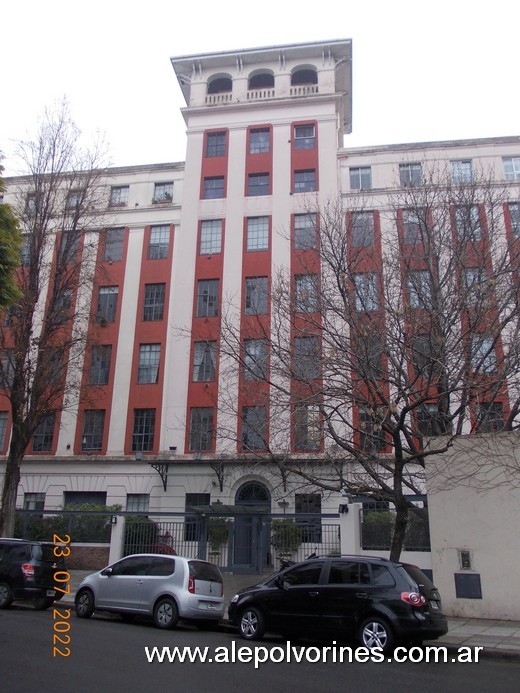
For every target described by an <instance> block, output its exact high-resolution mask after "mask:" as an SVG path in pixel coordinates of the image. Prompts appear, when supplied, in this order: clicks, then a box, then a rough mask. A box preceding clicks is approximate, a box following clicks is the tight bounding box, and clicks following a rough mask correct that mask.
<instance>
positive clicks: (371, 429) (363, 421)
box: [359, 407, 386, 453]
mask: <svg viewBox="0 0 520 693" xmlns="http://www.w3.org/2000/svg"><path fill="white" fill-rule="evenodd" d="M359 446H360V448H361V450H363V452H366V453H374V452H377V451H378V450H384V448H385V447H386V438H385V434H384V431H383V429H382V426H381V421H380V420H379V419H378V417H377V414H376V413H375V412H374V411H372V410H370V411H369V410H367V409H365V408H364V407H360V408H359Z"/></svg>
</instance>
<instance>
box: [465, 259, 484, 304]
mask: <svg viewBox="0 0 520 693" xmlns="http://www.w3.org/2000/svg"><path fill="white" fill-rule="evenodd" d="M464 283H465V286H464V288H465V296H466V303H467V305H468V306H472V307H475V306H477V305H479V306H482V304H483V301H486V299H487V296H488V279H487V273H486V270H485V268H484V267H468V268H466V269H465V270H464Z"/></svg>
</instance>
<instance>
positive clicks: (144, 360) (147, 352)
mask: <svg viewBox="0 0 520 693" xmlns="http://www.w3.org/2000/svg"><path fill="white" fill-rule="evenodd" d="M160 360H161V345H160V344H140V345H139V366H138V370H137V382H138V383H140V384H144V383H158V382H159V363H160Z"/></svg>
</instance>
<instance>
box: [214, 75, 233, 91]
mask: <svg viewBox="0 0 520 693" xmlns="http://www.w3.org/2000/svg"><path fill="white" fill-rule="evenodd" d="M232 90H233V80H232V79H231V77H229V76H228V75H223V76H220V77H212V78H211V81H210V82H209V83H208V94H222V93H225V92H228V91H232Z"/></svg>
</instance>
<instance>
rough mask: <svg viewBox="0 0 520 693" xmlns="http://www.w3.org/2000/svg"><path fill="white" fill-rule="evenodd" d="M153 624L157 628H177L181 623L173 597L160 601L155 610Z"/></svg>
mask: <svg viewBox="0 0 520 693" xmlns="http://www.w3.org/2000/svg"><path fill="white" fill-rule="evenodd" d="M153 622H154V624H155V625H156V626H157V628H164V629H165V630H167V629H169V628H175V626H176V625H177V623H178V622H179V609H178V608H177V604H176V603H175V601H174V600H173V599H171V597H163V598H162V599H159V601H158V602H157V604H156V605H155V607H154V610H153Z"/></svg>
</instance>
